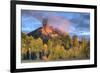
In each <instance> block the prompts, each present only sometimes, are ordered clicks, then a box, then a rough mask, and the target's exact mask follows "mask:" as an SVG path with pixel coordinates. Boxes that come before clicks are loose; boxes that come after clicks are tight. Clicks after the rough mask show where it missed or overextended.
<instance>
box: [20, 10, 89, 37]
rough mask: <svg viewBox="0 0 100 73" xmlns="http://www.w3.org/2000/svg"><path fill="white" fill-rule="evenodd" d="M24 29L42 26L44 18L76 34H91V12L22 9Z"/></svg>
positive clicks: (57, 26)
mask: <svg viewBox="0 0 100 73" xmlns="http://www.w3.org/2000/svg"><path fill="white" fill-rule="evenodd" d="M21 12H22V13H21V14H22V28H23V30H22V31H32V29H33V30H35V29H37V28H39V27H41V26H42V21H43V19H44V18H47V19H48V24H49V25H50V26H53V27H54V28H58V29H60V30H62V31H65V32H69V33H71V34H76V35H89V34H90V14H89V13H79V12H52V11H37V10H22V11H21Z"/></svg>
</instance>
